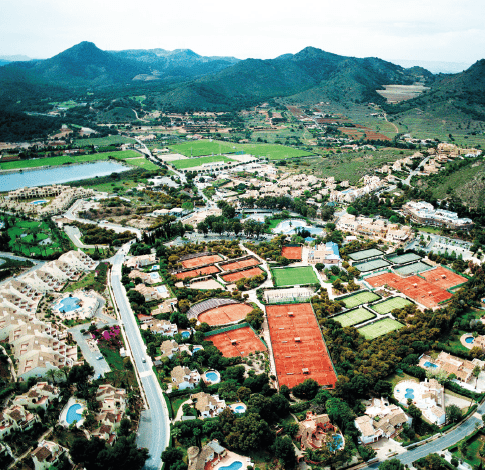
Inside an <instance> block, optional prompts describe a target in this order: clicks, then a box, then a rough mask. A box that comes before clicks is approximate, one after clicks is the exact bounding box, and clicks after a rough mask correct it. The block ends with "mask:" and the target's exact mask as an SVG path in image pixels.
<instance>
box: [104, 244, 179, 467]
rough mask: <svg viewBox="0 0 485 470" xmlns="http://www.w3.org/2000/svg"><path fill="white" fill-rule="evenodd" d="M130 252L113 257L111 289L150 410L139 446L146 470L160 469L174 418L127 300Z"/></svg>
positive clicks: (144, 414) (143, 418)
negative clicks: (124, 272)
mask: <svg viewBox="0 0 485 470" xmlns="http://www.w3.org/2000/svg"><path fill="white" fill-rule="evenodd" d="M128 250H129V244H127V245H124V246H123V248H121V249H120V250H119V251H118V253H117V254H116V255H115V256H114V257H113V258H112V260H113V268H112V270H111V286H112V289H113V294H114V297H115V299H116V304H117V306H118V309H119V312H120V316H121V320H122V322H123V325H124V327H125V331H126V336H127V338H128V343H129V347H130V350H131V355H132V361H133V366H134V367H135V368H136V369H137V370H138V374H139V377H140V380H141V385H142V387H143V390H144V391H145V396H146V401H147V403H148V407H149V409H148V410H146V411H144V412H142V416H141V419H140V427H139V429H138V436H137V444H138V446H139V447H146V448H147V449H148V451H149V453H150V457H149V459H148V460H147V461H146V463H145V467H144V469H145V470H159V469H160V467H161V465H162V458H161V454H162V452H163V451H164V450H165V449H166V447H167V446H168V444H169V439H170V419H169V414H168V409H167V405H166V403H165V399H164V397H163V392H162V389H161V388H160V384H159V383H158V380H157V378H156V377H155V373H154V372H153V368H152V361H151V359H150V357H149V356H148V355H147V353H146V350H145V349H146V348H145V344H144V343H143V339H142V337H141V333H140V330H139V328H138V325H137V323H136V320H135V315H134V313H133V311H132V310H131V307H130V303H129V302H128V298H127V297H126V291H125V288H124V287H123V285H122V284H121V266H122V264H123V261H124V259H125V255H126V253H127V252H128Z"/></svg>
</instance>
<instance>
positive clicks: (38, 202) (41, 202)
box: [31, 199, 47, 206]
mask: <svg viewBox="0 0 485 470" xmlns="http://www.w3.org/2000/svg"><path fill="white" fill-rule="evenodd" d="M46 202H47V201H46V200H44V199H41V200H39V201H32V202H31V204H32V205H34V206H38V205H39V204H45V203H46Z"/></svg>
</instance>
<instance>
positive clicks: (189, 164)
mask: <svg viewBox="0 0 485 470" xmlns="http://www.w3.org/2000/svg"><path fill="white" fill-rule="evenodd" d="M233 161H234V160H233V159H232V158H228V157H224V156H223V155H217V156H214V157H200V158H188V159H186V160H174V161H172V162H170V164H171V165H173V166H174V167H175V168H176V169H177V170H184V169H185V168H195V167H197V166H201V165H203V164H204V163H215V162H224V163H229V162H233Z"/></svg>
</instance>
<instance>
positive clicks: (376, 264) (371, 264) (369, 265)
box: [353, 258, 391, 273]
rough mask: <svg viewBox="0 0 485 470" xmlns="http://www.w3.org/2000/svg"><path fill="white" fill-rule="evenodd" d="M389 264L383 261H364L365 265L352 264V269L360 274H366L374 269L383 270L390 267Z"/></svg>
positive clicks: (379, 259)
mask: <svg viewBox="0 0 485 470" xmlns="http://www.w3.org/2000/svg"><path fill="white" fill-rule="evenodd" d="M390 265H391V263H389V261H386V260H385V259H381V258H378V259H373V260H372V261H366V262H365V263H358V264H354V265H353V266H354V268H356V269H358V270H359V271H360V272H361V273H366V272H369V271H375V270H376V269H380V268H385V267H386V266H390Z"/></svg>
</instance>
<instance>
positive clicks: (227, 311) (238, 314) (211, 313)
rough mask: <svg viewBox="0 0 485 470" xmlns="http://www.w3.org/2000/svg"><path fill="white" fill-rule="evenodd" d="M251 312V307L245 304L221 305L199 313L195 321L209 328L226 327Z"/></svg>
mask: <svg viewBox="0 0 485 470" xmlns="http://www.w3.org/2000/svg"><path fill="white" fill-rule="evenodd" d="M252 310H253V307H251V306H250V305H247V304H227V305H221V306H219V307H216V308H211V309H210V310H206V311H205V312H203V313H201V314H200V315H199V317H198V318H197V320H198V321H199V322H200V323H204V322H205V323H207V324H209V325H210V326H215V325H227V324H228V323H233V322H237V321H240V320H242V319H243V318H245V317H246V315H247V314H248V313H249V312H251V311H252Z"/></svg>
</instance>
